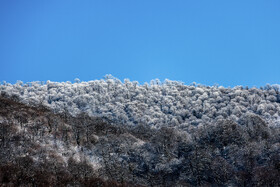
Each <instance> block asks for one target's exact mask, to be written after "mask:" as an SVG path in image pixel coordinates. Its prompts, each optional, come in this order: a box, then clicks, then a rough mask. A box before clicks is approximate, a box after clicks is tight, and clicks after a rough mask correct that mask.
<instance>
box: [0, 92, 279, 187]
mask: <svg viewBox="0 0 280 187" xmlns="http://www.w3.org/2000/svg"><path fill="white" fill-rule="evenodd" d="M0 125H1V126H0V129H1V130H0V132H1V134H0V143H1V151H0V154H1V155H0V158H1V160H0V182H1V185H2V186H67V185H68V186H213V185H214V186H279V185H280V178H279V176H280V144H279V142H280V130H279V126H269V125H268V124H267V123H266V122H265V121H264V120H263V119H262V118H261V117H259V116H258V115H248V116H246V117H244V118H242V119H240V122H239V123H236V122H234V121H232V120H227V119H225V120H219V121H217V122H216V123H215V124H211V125H209V126H207V127H208V128H196V129H193V131H192V132H190V133H186V132H183V131H181V130H178V129H175V128H172V127H170V128H169V127H162V128H159V129H155V128H151V127H149V126H147V125H137V126H126V125H125V124H119V125H116V124H114V125H112V124H110V120H109V119H101V118H96V117H90V116H88V115H86V114H85V113H83V114H80V115H78V116H75V117H73V116H71V115H70V114H69V113H66V112H65V113H59V114H56V113H54V112H52V111H51V110H50V109H48V108H46V107H44V106H39V105H38V106H36V107H35V106H33V107H31V106H27V105H25V104H22V103H20V102H18V101H15V100H14V99H11V98H4V97H1V98H0Z"/></svg>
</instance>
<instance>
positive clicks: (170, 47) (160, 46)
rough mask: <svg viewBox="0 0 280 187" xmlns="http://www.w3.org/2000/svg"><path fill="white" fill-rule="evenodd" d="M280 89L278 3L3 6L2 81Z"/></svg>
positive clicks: (24, 1)
mask: <svg viewBox="0 0 280 187" xmlns="http://www.w3.org/2000/svg"><path fill="white" fill-rule="evenodd" d="M106 74H112V75H113V76H115V77H117V78H119V79H121V80H123V79H124V78H129V79H130V80H137V81H139V82H140V83H144V82H149V81H150V80H151V79H155V78H159V79H160V80H164V79H165V78H168V79H171V80H180V81H183V82H185V83H186V84H190V83H192V82H197V83H201V84H205V85H214V84H216V83H217V84H219V85H223V86H235V85H248V86H262V85H265V84H266V83H270V84H275V83H278V84H279V83H280V1H279V0H262V1H260V0H234V1H226V0H211V1H210V0H172V1H171V0H168V1H166V0H117V1H116V0H83V1H77V0H75V1H74V0H54V1H51V0H40V1H38V0H12V1H11V0H1V1H0V81H3V80H6V81H7V82H11V83H15V82H16V81H17V80H22V81H24V82H28V81H37V80H39V81H46V80H52V81H68V80H69V81H73V80H74V79H75V78H76V77H78V78H80V79H81V80H84V81H88V80H94V79H101V78H103V76H104V75H106Z"/></svg>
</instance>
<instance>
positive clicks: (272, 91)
mask: <svg viewBox="0 0 280 187" xmlns="http://www.w3.org/2000/svg"><path fill="white" fill-rule="evenodd" d="M0 91H1V95H2V96H9V97H13V98H16V99H19V100H20V101H21V102H23V103H26V104H29V105H38V104H43V105H45V106H47V107H50V108H51V109H53V110H54V111H55V112H64V111H65V110H67V111H68V112H70V113H71V114H72V115H74V116H76V115H77V114H79V113H81V112H86V113H88V114H89V115H91V116H101V117H106V118H108V119H110V120H112V121H113V122H115V123H116V124H127V125H138V124H144V125H150V126H152V127H155V128H158V127H162V126H169V127H175V126H176V128H180V129H186V130H187V129H189V128H193V127H196V126H199V125H201V124H210V123H212V122H215V121H217V120H219V119H232V120H234V121H238V120H239V119H240V118H241V117H242V115H247V114H251V113H254V114H256V115H259V116H261V117H262V118H263V119H265V120H269V121H270V122H273V124H276V123H279V119H280V118H279V116H280V93H279V85H272V86H271V85H266V86H265V87H264V88H260V89H258V88H243V87H242V86H237V87H234V88H224V87H222V86H220V87H218V86H203V85H199V84H196V83H193V84H192V85H184V84H183V83H182V82H178V81H171V80H165V81H164V82H160V81H159V80H158V79H156V80H152V81H151V82H150V84H147V83H146V84H144V85H139V83H138V82H136V81H132V82H131V81H130V80H128V79H125V80H124V82H121V81H120V80H119V79H116V78H114V77H112V76H106V77H105V79H101V80H94V81H88V82H81V81H80V80H79V79H75V83H71V82H51V81H47V82H46V83H42V82H31V83H26V84H24V83H23V82H21V81H18V82H17V83H16V84H13V85H12V84H9V83H5V82H4V83H3V84H2V85H0Z"/></svg>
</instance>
